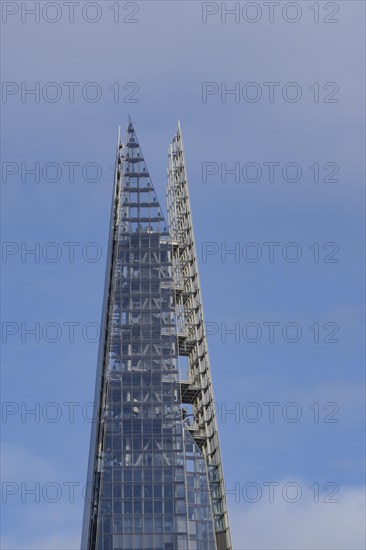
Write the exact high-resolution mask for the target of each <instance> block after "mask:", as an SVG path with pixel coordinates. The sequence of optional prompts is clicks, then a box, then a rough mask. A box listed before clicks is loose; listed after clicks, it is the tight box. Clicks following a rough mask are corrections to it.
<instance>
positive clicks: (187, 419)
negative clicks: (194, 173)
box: [81, 120, 231, 550]
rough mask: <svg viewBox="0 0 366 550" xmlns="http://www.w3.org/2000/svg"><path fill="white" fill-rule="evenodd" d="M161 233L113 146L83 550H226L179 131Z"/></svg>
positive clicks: (142, 183) (151, 198) (132, 156)
mask: <svg viewBox="0 0 366 550" xmlns="http://www.w3.org/2000/svg"><path fill="white" fill-rule="evenodd" d="M167 203H168V220H169V229H168V226H167V225H166V223H165V220H164V216H163V215H162V211H161V208H160V205H159V201H158V199H157V196H156V194H155V191H154V188H153V185H152V182H151V178H150V174H149V172H148V169H147V166H146V164H145V161H144V157H143V154H142V151H141V148H140V145H139V142H138V140H137V136H136V132H135V129H134V127H133V124H132V121H131V120H130V121H129V124H128V127H127V135H126V143H125V144H122V143H121V141H120V136H118V146H117V158H116V170H115V185H114V194H113V201H112V212H111V225H110V237H109V247H108V259H107V272H106V286H105V297H104V306H103V314H102V332H101V334H102V337H101V343H100V349H99V358H98V369H97V380H96V390H95V403H96V404H97V406H98V418H97V422H95V423H94V425H93V429H92V435H91V443H90V455H89V467H88V487H90V492H89V494H88V497H89V498H87V499H86V502H85V510H84V522H83V534H82V543H81V549H82V550H231V542H230V532H229V524H228V513H227V507H226V499H225V490H224V479H223V471H222V462H221V456H220V445H219V439H218V429H217V422H216V417H215V408H214V398H213V391H212V381H211V376H210V365H209V358H208V349H207V342H206V334H205V326H204V319H203V311H202V300H201V293H200V284H199V275H198V266H197V258H196V252H195V245H194V235H193V226H192V218H191V213H190V202H189V195H188V184H187V176H186V168H185V161H184V152H183V142H182V136H181V130H180V126H179V125H178V132H177V134H176V135H175V137H174V139H173V142H172V144H171V145H170V147H169V166H168V186H167Z"/></svg>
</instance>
